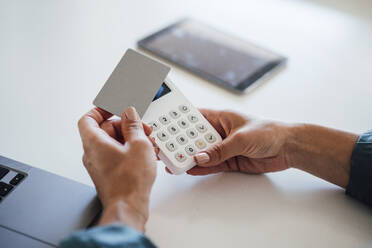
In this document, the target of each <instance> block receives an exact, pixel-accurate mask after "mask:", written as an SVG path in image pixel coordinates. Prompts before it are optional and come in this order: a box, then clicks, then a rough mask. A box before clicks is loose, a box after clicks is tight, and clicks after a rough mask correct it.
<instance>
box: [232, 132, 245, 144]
mask: <svg viewBox="0 0 372 248" xmlns="http://www.w3.org/2000/svg"><path fill="white" fill-rule="evenodd" d="M233 139H234V141H235V142H236V143H237V144H242V145H243V144H244V142H245V133H243V132H238V133H236V134H235V135H234V138H233Z"/></svg>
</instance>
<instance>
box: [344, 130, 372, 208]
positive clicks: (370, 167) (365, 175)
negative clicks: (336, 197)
mask: <svg viewBox="0 0 372 248" xmlns="http://www.w3.org/2000/svg"><path fill="white" fill-rule="evenodd" d="M350 163H351V164H350V166H351V167H350V179H349V184H348V186H347V187H346V194H347V195H349V196H351V197H353V198H356V199H358V200H359V201H362V202H364V203H366V204H368V205H369V206H372V130H369V131H368V132H365V133H364V134H362V135H361V136H360V137H359V139H358V141H357V143H356V144H355V147H354V151H353V154H352V155H351V161H350Z"/></svg>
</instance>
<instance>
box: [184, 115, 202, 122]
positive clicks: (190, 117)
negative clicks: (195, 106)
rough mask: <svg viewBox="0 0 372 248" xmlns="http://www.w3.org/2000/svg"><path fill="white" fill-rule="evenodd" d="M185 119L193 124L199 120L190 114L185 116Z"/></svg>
mask: <svg viewBox="0 0 372 248" xmlns="http://www.w3.org/2000/svg"><path fill="white" fill-rule="evenodd" d="M187 118H188V119H189V121H190V122H192V123H195V122H197V121H198V120H199V119H198V117H197V116H196V115H194V114H190V115H189V116H187Z"/></svg>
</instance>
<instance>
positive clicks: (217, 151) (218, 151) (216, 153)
mask: <svg viewBox="0 0 372 248" xmlns="http://www.w3.org/2000/svg"><path fill="white" fill-rule="evenodd" d="M211 151H212V153H211V154H210V155H211V162H217V161H221V160H222V147H221V146H220V145H215V146H212V148H211Z"/></svg>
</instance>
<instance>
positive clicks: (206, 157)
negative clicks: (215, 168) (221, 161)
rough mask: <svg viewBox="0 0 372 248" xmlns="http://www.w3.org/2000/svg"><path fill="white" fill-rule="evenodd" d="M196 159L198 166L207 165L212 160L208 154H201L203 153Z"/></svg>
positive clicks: (196, 156) (195, 157) (197, 155)
mask: <svg viewBox="0 0 372 248" xmlns="http://www.w3.org/2000/svg"><path fill="white" fill-rule="evenodd" d="M194 159H195V162H196V163H197V164H205V163H207V162H209V160H210V158H209V155H208V153H206V152H201V153H198V154H196V155H195V156H194Z"/></svg>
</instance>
